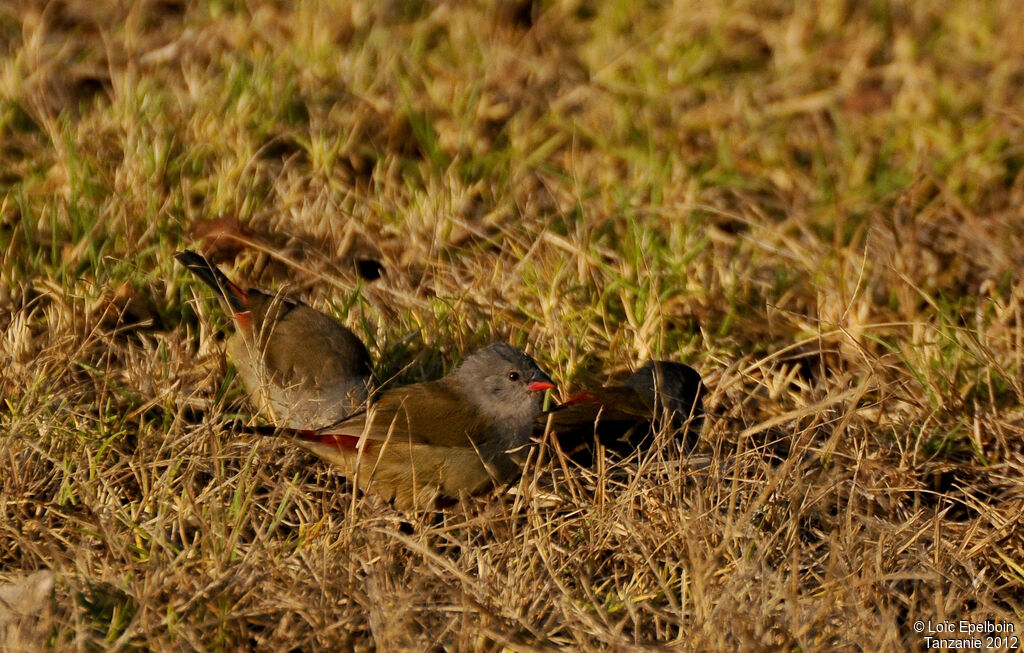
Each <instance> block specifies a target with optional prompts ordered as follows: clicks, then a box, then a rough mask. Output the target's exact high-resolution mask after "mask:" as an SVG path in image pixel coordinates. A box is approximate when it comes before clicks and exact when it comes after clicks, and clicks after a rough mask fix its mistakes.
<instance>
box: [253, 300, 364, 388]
mask: <svg viewBox="0 0 1024 653" xmlns="http://www.w3.org/2000/svg"><path fill="white" fill-rule="evenodd" d="M275 299H276V298H275ZM272 301H273V300H272ZM254 303H255V302H254ZM276 303H277V304H279V305H278V306H272V307H269V308H268V309H267V310H266V313H265V318H266V317H271V318H272V319H270V320H267V319H265V318H264V319H263V320H260V322H262V323H263V325H264V326H263V328H264V329H265V330H266V331H267V332H266V333H264V334H260V335H258V336H257V337H258V338H259V339H260V340H261V341H262V343H263V347H264V351H265V355H264V361H265V364H266V366H267V369H268V371H269V372H270V373H271V375H273V377H274V378H279V379H281V380H284V381H287V382H289V383H295V384H298V385H300V386H309V389H310V390H314V391H316V392H318V393H320V394H322V395H324V396H329V395H331V394H332V390H333V389H334V388H335V387H336V386H339V389H341V390H342V392H347V391H348V389H350V388H351V387H352V386H353V385H355V384H365V383H366V382H367V381H369V379H370V375H371V371H370V354H369V353H368V352H367V351H366V347H365V346H364V345H363V343H362V342H361V341H360V340H359V338H357V337H356V336H355V334H354V333H352V332H351V331H349V330H348V328H346V327H345V326H344V325H342V324H341V323H339V322H337V321H336V320H334V319H332V318H330V317H328V316H326V315H324V314H323V313H321V312H319V311H317V310H315V309H313V308H310V307H309V306H306V305H305V304H302V303H301V302H297V301H289V300H276Z"/></svg>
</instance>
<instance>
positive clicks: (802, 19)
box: [0, 0, 1024, 651]
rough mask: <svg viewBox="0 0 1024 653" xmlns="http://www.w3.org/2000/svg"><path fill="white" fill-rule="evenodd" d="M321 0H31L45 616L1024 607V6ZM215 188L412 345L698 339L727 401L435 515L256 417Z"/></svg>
mask: <svg viewBox="0 0 1024 653" xmlns="http://www.w3.org/2000/svg"><path fill="white" fill-rule="evenodd" d="M285 4H293V5H294V8H288V7H287V6H285V5H284V4H280V3H265V2H248V3H241V2H228V1H224V2H205V3H184V2H180V1H178V0H160V1H157V0H153V1H146V2H141V3H135V4H130V5H124V4H123V3H113V2H110V3H104V7H105V9H104V11H99V10H97V9H96V8H95V5H94V4H93V3H91V2H85V1H81V0H59V1H54V2H48V3H34V2H24V3H16V4H15V5H11V6H8V7H0V35H2V36H0V256H2V261H0V263H2V265H0V457H2V459H3V463H2V464H3V471H2V472H0V511H2V514H0V570H2V572H3V573H4V575H11V574H14V573H15V572H28V571H32V570H35V569H40V568H49V569H52V570H54V572H55V573H56V578H57V583H56V590H55V594H54V597H55V601H54V605H52V606H50V607H48V608H47V609H46V610H44V611H43V612H42V613H40V615H39V616H38V617H37V618H35V619H34V620H30V621H32V623H30V624H28V625H23V626H24V628H23V629H22V630H20V631H18V633H20V634H18V633H14V631H9V632H8V633H7V635H6V637H7V639H6V640H5V641H6V643H7V645H8V646H10V647H14V646H25V647H28V648H34V647H36V646H38V645H41V644H40V642H45V644H46V645H47V646H49V647H51V648H54V649H57V650H69V649H70V650H95V649H111V650H124V649H158V650H165V649H197V650H239V649H261V650H281V649H297V650H337V649H358V650H370V649H379V650H397V649H411V650H424V649H429V648H440V649H450V650H501V649H502V648H503V647H505V648H508V649H512V650H544V649H554V648H562V647H571V648H574V649H579V650H604V649H615V650H624V649H632V648H640V647H649V648H657V647H660V646H665V645H668V646H671V647H676V648H679V649H683V650H691V649H692V650H707V649H718V650H740V649H746V650H749V649H785V650H793V651H795V650H835V649H858V648H859V649H872V650H896V651H902V650H923V649H924V648H925V647H926V641H925V639H924V635H925V634H919V633H917V632H915V631H914V629H913V624H914V622H915V621H917V620H932V621H933V622H934V621H938V620H952V621H959V620H968V621H974V622H979V621H982V620H984V619H990V620H993V621H995V622H1008V623H1012V624H1014V625H1015V627H1016V633H1017V634H1018V635H1020V634H1021V624H1022V621H1024V616H1022V614H1024V592H1022V590H1021V587H1022V586H1024V538H1022V533H1021V527H1020V518H1021V515H1022V513H1024V452H1022V444H1021V442H1022V439H1021V437H1022V435H1024V411H1022V410H1021V405H1022V399H1024V331H1022V329H1024V327H1022V321H1021V320H1022V317H1021V316H1022V310H1024V305H1022V302H1024V286H1022V281H1021V278H1020V274H1019V270H1020V269H1021V265H1022V260H1021V252H1022V251H1024V232H1022V230H1021V228H1020V224H1021V210H1020V206H1021V203H1022V199H1024V174H1022V169H1024V151H1022V146H1021V143H1024V133H1022V121H1021V120H1020V110H1019V107H1020V106H1022V105H1024V91H1022V90H1021V89H1022V87H1021V85H1020V83H1019V82H1020V80H1021V79H1022V77H1024V39H1021V38H1020V34H1021V33H1022V32H1021V30H1022V29H1024V23H1022V18H1021V15H1020V12H1019V11H1017V9H1016V6H1015V5H1014V4H1013V3H1008V2H995V1H992V2H982V1H974V0H968V1H965V2H959V3H938V4H935V3H902V2H895V1H893V2H884V1H878V2H869V3H850V2H840V1H836V2H823V3H786V2H782V1H772V2H746V1H743V0H734V1H726V0H722V1H718V2H711V3H707V2H705V3H691V2H685V1H684V2H679V3H675V4H672V5H669V4H665V3H647V4H645V5H644V6H643V7H641V8H637V7H635V6H634V5H633V4H632V3H625V2H611V3H604V4H598V5H589V4H584V3H576V2H543V3H542V2H537V3H531V2H519V3H512V4H509V5H506V6H502V7H501V8H490V7H486V6H482V5H480V4H477V3H452V4H448V3H428V2H407V3H402V2H383V3H373V2H367V3H360V2H354V3H347V4H343V5H342V6H332V5H331V4H330V3H322V2H314V1H302V2H296V3H285ZM207 220H222V222H220V223H217V224H218V225H220V226H219V227H218V228H220V229H222V230H227V231H234V232H239V231H241V230H244V231H245V233H246V234H247V238H248V241H249V245H248V246H247V247H245V248H244V249H242V251H240V252H223V251H222V252H219V254H220V255H221V257H222V259H223V260H224V261H225V268H227V269H229V270H230V271H231V273H232V275H233V276H235V277H237V278H242V279H250V280H252V281H254V282H258V283H260V284H261V285H264V286H268V287H272V288H282V287H286V288H289V289H291V291H292V292H295V293H297V294H299V295H301V296H302V297H304V298H305V299H307V300H308V301H309V302H310V303H312V304H313V305H314V306H316V307H318V308H320V309H321V310H325V311H327V312H330V313H332V314H334V315H337V316H338V317H339V318H341V319H342V320H343V321H344V322H345V323H346V324H348V325H349V326H350V327H352V328H353V329H354V330H355V331H356V333H357V334H358V335H360V337H362V338H363V339H364V340H365V341H366V342H367V343H368V344H369V346H370V348H371V351H372V353H373V355H374V358H375V360H378V361H379V373H380V376H381V377H382V378H390V377H392V376H396V377H397V378H396V379H395V382H413V381H418V380H422V379H429V378H436V377H438V376H440V375H441V374H443V373H444V372H445V370H447V369H450V368H451V367H452V366H453V365H454V364H456V363H457V362H458V361H459V360H460V358H461V356H462V355H463V354H464V352H466V351H467V350H470V349H473V348H475V347H478V346H481V345H484V344H486V343H488V342H491V341H495V340H502V341H510V342H513V343H516V344H520V345H525V346H526V347H528V349H529V350H530V351H531V352H532V353H533V354H534V355H535V357H536V358H537V360H538V361H539V362H540V364H541V365H542V367H544V368H545V369H546V370H548V371H549V372H550V373H551V374H552V376H553V377H554V378H555V379H556V380H557V381H558V382H559V384H560V386H561V387H562V389H563V391H568V390H570V389H572V388H579V387H581V386H585V385H588V384H595V383H602V382H605V381H608V380H610V379H619V378H622V377H623V376H624V375H625V374H626V373H627V372H628V371H629V370H630V369H633V368H635V367H636V366H638V365H640V364H642V363H643V362H644V361H645V360H647V359H650V358H664V359H670V360H681V361H683V362H686V363H689V364H691V365H693V366H695V367H696V368H697V369H699V370H700V371H701V372H702V374H703V375H704V377H705V380H706V383H707V385H708V387H709V395H708V397H707V399H706V405H707V407H708V409H709V411H710V412H711V413H712V415H713V417H711V418H709V420H708V423H707V424H706V426H705V428H704V432H703V434H702V439H701V442H700V444H699V446H698V447H697V449H696V450H695V451H694V452H693V453H692V454H689V455H681V454H680V453H679V452H678V451H676V450H675V449H674V447H673V446H672V445H671V444H670V443H669V442H667V441H664V440H662V441H660V443H659V444H658V445H656V446H654V447H653V448H652V449H651V450H649V451H645V452H641V453H640V454H639V455H638V456H636V457H635V458H633V459H630V460H627V461H621V462H615V461H604V462H603V463H602V464H600V465H598V466H597V467H595V468H594V469H578V468H573V467H571V465H568V464H565V463H564V462H561V461H559V459H558V456H557V452H556V451H554V450H552V449H551V448H550V447H548V448H544V449H542V450H541V452H540V458H539V460H538V461H537V463H536V464H535V465H533V466H531V467H530V468H529V469H527V470H526V473H525V474H524V476H523V479H522V481H521V483H520V485H519V487H518V488H517V491H516V492H514V493H512V494H509V495H503V496H489V497H483V498H481V499H480V500H477V501H468V502H464V503H463V504H460V505H458V506H456V507H454V508H451V509H448V510H446V511H444V512H442V513H438V514H400V513H398V512H396V511H394V510H393V509H391V508H390V507H388V506H386V505H382V504H381V503H379V502H377V501H375V500H374V499H373V498H370V497H359V496H354V495H353V493H352V491H351V488H350V487H349V486H348V485H347V483H346V482H345V481H344V480H343V479H341V478H339V477H338V476H337V475H335V474H334V473H332V472H331V470H330V469H329V468H328V467H326V466H325V465H324V464H322V463H321V462H319V461H317V460H315V459H313V458H310V457H308V456H307V455H305V454H302V453H300V452H298V451H296V450H294V449H293V448H290V447H289V446H288V444H287V443H286V442H277V441H271V440H253V439H247V438H244V437H239V436H237V435H233V434H232V433H230V432H228V431H227V430H226V429H225V428H224V427H223V426H221V425H222V424H223V423H225V422H226V421H227V420H228V419H230V418H231V417H232V416H234V415H236V414H241V415H251V409H250V407H249V406H248V405H247V404H246V402H245V400H244V397H243V395H242V394H241V392H240V386H239V383H238V381H237V380H235V378H234V375H233V371H232V369H231V368H230V367H229V366H228V365H227V363H226V362H225V360H224V347H223V340H222V338H221V336H220V335H219V334H220V330H221V327H222V326H223V325H224V318H223V316H222V315H221V314H220V312H219V310H218V309H216V308H215V304H214V303H213V302H212V301H210V300H209V298H208V297H207V295H206V294H205V292H204V291H203V290H202V289H200V288H198V287H197V285H196V284H195V282H194V281H193V280H192V279H190V278H189V277H188V275H187V273H186V272H184V271H183V270H182V269H181V268H180V267H177V266H175V265H174V264H173V262H172V258H171V256H172V254H173V253H174V252H175V251H177V250H179V249H182V248H185V247H209V246H210V245H209V243H210V241H209V239H207V240H202V239H200V238H199V236H198V234H199V233H201V232H202V230H203V229H204V228H206V227H204V226H203V225H207V226H208V223H205V222H204V221H207ZM232 220H237V222H232ZM378 264H379V266H380V267H381V268H382V269H383V270H384V274H383V276H382V277H381V278H379V279H376V280H373V279H369V278H363V276H361V275H360V273H359V270H360V269H362V270H363V271H364V274H365V270H366V269H375V268H376V265H378ZM367 266H369V268H368V267H367ZM369 276H371V277H372V276H373V275H369ZM26 629H27V630H26ZM32 632H34V633H36V634H35V635H33V634H31V633H32ZM18 638H21V639H18ZM40 638H41V639H40Z"/></svg>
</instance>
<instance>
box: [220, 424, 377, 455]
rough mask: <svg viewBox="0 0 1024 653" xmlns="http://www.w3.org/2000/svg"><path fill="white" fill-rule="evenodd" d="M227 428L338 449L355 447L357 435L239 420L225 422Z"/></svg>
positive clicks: (243, 432)
mask: <svg viewBox="0 0 1024 653" xmlns="http://www.w3.org/2000/svg"><path fill="white" fill-rule="evenodd" d="M225 425H226V426H227V428H228V429H229V430H230V431H232V432H234V433H239V434H242V435H261V436H269V437H284V438H295V439H297V440H305V441H307V442H315V443H316V444H324V445H327V446H329V447H336V448H338V449H356V448H358V446H359V436H358V435H349V434H347V433H322V432H320V431H312V430H310V429H295V428H291V427H288V426H270V425H265V424H246V423H244V422H242V421H241V420H231V421H229V422H226V423H225Z"/></svg>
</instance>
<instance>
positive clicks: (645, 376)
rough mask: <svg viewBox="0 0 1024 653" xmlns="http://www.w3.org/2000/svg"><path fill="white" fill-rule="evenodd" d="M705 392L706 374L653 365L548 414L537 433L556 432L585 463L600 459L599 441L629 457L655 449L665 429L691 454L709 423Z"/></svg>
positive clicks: (666, 364)
mask: <svg viewBox="0 0 1024 653" xmlns="http://www.w3.org/2000/svg"><path fill="white" fill-rule="evenodd" d="M703 394H704V385H703V382H702V381H701V376H700V374H699V373H698V372H697V371H696V370H695V369H693V368H692V367H690V366H689V365H684V364H683V363H674V362H671V361H660V360H655V361H649V362H648V363H646V364H645V365H643V366H642V367H641V368H640V369H638V370H637V371H636V372H635V373H633V375H631V376H630V377H629V378H628V379H626V381H625V382H624V383H622V384H621V385H611V386H602V387H599V388H594V389H590V390H584V391H582V392H579V393H576V394H574V395H572V396H570V397H569V398H568V399H567V400H566V401H565V402H563V403H562V404H559V405H558V406H555V407H554V408H552V409H551V410H550V411H548V412H545V413H542V414H541V415H539V416H538V418H537V420H536V423H535V425H534V432H535V436H538V437H539V436H541V435H542V434H543V433H544V432H545V431H546V430H548V429H550V430H551V431H552V432H553V433H555V437H556V438H557V440H558V444H559V446H560V447H561V448H562V450H563V451H565V452H566V453H568V454H569V456H570V457H571V458H573V459H574V460H576V461H577V462H579V463H580V464H583V465H590V464H592V463H593V461H594V450H593V446H592V445H593V443H594V442H595V440H596V441H597V442H598V443H600V444H601V445H602V446H603V447H605V449H607V450H609V451H611V452H613V453H615V454H617V455H620V456H628V455H630V454H632V453H634V452H636V451H639V450H642V449H644V448H646V447H649V446H650V443H651V435H652V432H656V431H658V430H660V429H662V428H663V427H669V428H671V430H672V431H673V432H674V433H675V434H676V437H677V439H678V440H679V441H680V442H682V444H683V447H684V449H685V450H687V451H689V450H691V449H692V448H693V447H694V446H695V445H696V443H697V438H698V435H699V433H700V429H701V426H702V425H703V421H704V407H703ZM665 416H667V417H668V421H667V422H666V421H665V420H664V419H663V418H664V417H665Z"/></svg>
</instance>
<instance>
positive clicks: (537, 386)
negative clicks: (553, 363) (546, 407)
mask: <svg viewBox="0 0 1024 653" xmlns="http://www.w3.org/2000/svg"><path fill="white" fill-rule="evenodd" d="M526 387H528V388H529V389H530V390H531V391H532V392H540V391H541V390H554V389H555V384H554V383H550V382H548V381H530V385H528V386H526Z"/></svg>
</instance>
